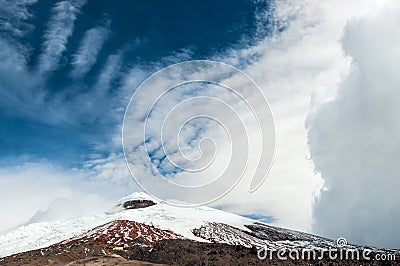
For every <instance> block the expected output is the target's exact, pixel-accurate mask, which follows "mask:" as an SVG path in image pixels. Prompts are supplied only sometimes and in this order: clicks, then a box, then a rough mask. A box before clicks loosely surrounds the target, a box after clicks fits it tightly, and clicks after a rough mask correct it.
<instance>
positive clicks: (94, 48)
mask: <svg viewBox="0 0 400 266" xmlns="http://www.w3.org/2000/svg"><path fill="white" fill-rule="evenodd" d="M109 23H110V22H109V21H107V22H106V24H107V25H105V26H98V27H95V28H92V29H90V30H88V31H87V32H86V33H85V36H84V37H83V39H82V42H81V45H80V47H79V49H78V51H77V53H76V54H75V55H74V56H73V61H72V65H73V69H72V72H71V75H72V77H74V78H82V77H83V76H85V75H86V74H87V73H88V72H89V71H90V69H91V68H92V66H93V65H94V63H96V60H97V55H98V53H99V52H100V49H101V48H102V46H103V43H104V42H105V41H106V40H107V38H108V35H109V29H108V27H109V26H108V24H109Z"/></svg>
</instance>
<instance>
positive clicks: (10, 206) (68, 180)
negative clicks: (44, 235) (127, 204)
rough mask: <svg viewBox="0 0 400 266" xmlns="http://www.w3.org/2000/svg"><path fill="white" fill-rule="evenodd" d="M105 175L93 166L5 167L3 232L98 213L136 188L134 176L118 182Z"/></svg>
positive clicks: (0, 187)
mask: <svg viewBox="0 0 400 266" xmlns="http://www.w3.org/2000/svg"><path fill="white" fill-rule="evenodd" d="M104 167H105V166H104ZM126 173H127V171H126ZM111 174H112V177H115V175H114V173H111ZM104 175H105V174H104V173H103V176H97V175H96V171H93V170H90V169H86V170H64V169H61V168H59V167H56V166H53V165H50V164H47V163H44V162H40V163H24V164H20V165H17V166H13V167H3V168H2V169H0V200H1V202H2V204H1V205H0V213H1V214H2V219H1V221H0V232H4V231H7V230H9V229H12V228H14V227H16V226H19V225H22V224H27V223H32V222H40V221H49V220H58V219H66V218H73V217H81V216H85V215H90V214H96V213H99V212H102V211H105V210H108V209H109V208H110V207H112V206H113V204H114V203H115V202H116V200H118V199H119V198H121V197H122V196H125V195H126V194H128V193H129V192H130V191H132V190H133V186H134V183H133V181H132V179H130V178H127V179H120V180H119V181H116V180H115V179H113V178H111V176H106V177H107V178H104ZM126 176H127V175H126Z"/></svg>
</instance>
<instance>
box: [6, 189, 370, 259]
mask: <svg viewBox="0 0 400 266" xmlns="http://www.w3.org/2000/svg"><path fill="white" fill-rule="evenodd" d="M165 239H167V240H171V239H183V240H184V239H187V240H194V241H197V242H209V243H224V244H228V245H239V246H243V247H247V248H259V247H268V248H270V249H278V248H299V249H302V248H328V247H335V246H336V242H335V241H332V240H330V239H326V238H322V237H318V236H314V235H310V234H306V233H302V232H297V231H292V230H288V229H282V228H278V227H274V226H269V225H266V224H262V223H258V222H256V221H254V220H251V219H248V218H244V217H241V216H238V215H235V214H231V213H227V212H224V211H220V210H216V209H213V208H209V207H196V208H181V207H174V206H171V205H168V204H165V203H162V202H156V201H154V200H153V199H152V198H151V197H149V196H148V195H146V194H144V193H134V194H132V195H130V196H129V197H125V198H123V199H122V200H121V201H120V202H118V204H117V205H116V207H115V208H113V209H112V210H110V211H109V212H107V213H104V214H100V215H96V216H91V217H85V218H79V219H72V220H66V221H53V222H45V223H35V224H30V225H27V226H23V227H20V228H18V229H15V230H12V231H10V232H8V233H6V234H3V235H0V257H5V256H9V255H12V254H16V253H20V252H25V251H29V250H35V249H39V248H44V247H49V246H51V245H54V244H57V245H65V244H69V243H77V242H83V243H88V242H90V243H92V244H96V245H102V246H107V247H108V248H113V247H119V246H129V245H130V244H131V243H133V242H134V240H140V241H141V243H142V244H143V243H144V244H146V243H147V244H149V245H151V244H152V243H156V242H158V241H160V240H165ZM349 247H352V246H351V245H349ZM369 249H371V250H374V251H377V250H375V249H373V248H369Z"/></svg>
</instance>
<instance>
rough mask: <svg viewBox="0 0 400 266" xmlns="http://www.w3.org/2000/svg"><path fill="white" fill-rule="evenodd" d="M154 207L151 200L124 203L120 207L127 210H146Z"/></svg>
mask: <svg viewBox="0 0 400 266" xmlns="http://www.w3.org/2000/svg"><path fill="white" fill-rule="evenodd" d="M153 205H156V203H155V202H153V201H151V200H141V199H139V200H129V201H125V202H124V203H123V204H122V207H124V209H126V210H129V209H140V208H146V207H150V206H153Z"/></svg>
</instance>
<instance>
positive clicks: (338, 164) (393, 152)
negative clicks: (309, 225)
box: [308, 3, 400, 247]
mask: <svg viewBox="0 0 400 266" xmlns="http://www.w3.org/2000/svg"><path fill="white" fill-rule="evenodd" d="M399 25H400V5H399V4H394V3H392V4H390V5H387V6H385V7H384V8H382V9H381V10H379V12H376V13H375V14H374V15H371V16H368V17H364V18H360V19H357V20H353V21H351V22H349V23H348V24H347V26H346V28H345V34H344V37H343V40H342V43H343V49H344V51H345V53H346V54H347V55H348V56H350V57H351V58H352V67H351V70H350V73H349V75H348V76H347V77H346V78H345V79H344V80H343V82H342V83H341V84H340V85H339V89H338V95H337V98H336V99H335V100H334V101H331V102H328V103H326V104H324V105H322V106H321V107H320V108H317V109H316V110H315V112H314V113H313V114H312V115H311V117H310V120H309V133H308V137H309V145H310V150H311V155H312V159H313V162H314V164H315V167H316V170H317V171H318V172H320V173H321V175H322V177H323V179H324V188H323V189H322V191H321V193H320V196H319V197H318V198H317V200H316V204H315V206H314V212H313V220H314V222H313V228H314V231H316V232H318V233H321V234H324V235H327V236H330V237H333V238H335V237H339V236H344V237H346V238H348V241H350V242H356V243H362V244H372V245H378V246H386V247H399V245H400V231H399V230H398V220H399V219H400V209H399V206H398V203H399V202H400V194H399V193H398V190H399V188H400V164H399V158H400V137H399V136H400V120H399V106H400V75H399V69H400V35H399V34H398V26H399Z"/></svg>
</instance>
